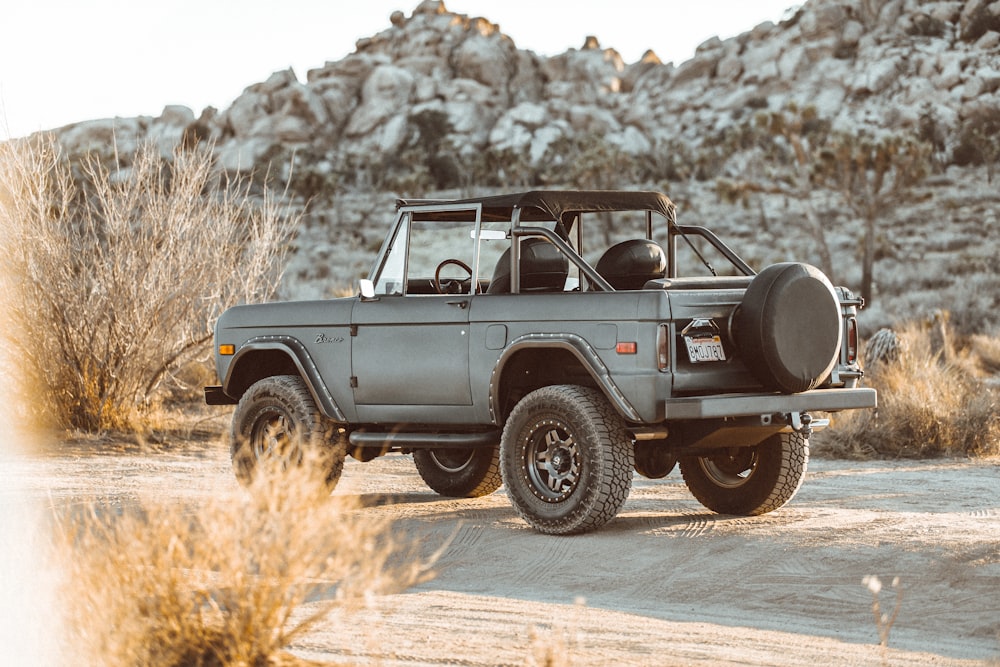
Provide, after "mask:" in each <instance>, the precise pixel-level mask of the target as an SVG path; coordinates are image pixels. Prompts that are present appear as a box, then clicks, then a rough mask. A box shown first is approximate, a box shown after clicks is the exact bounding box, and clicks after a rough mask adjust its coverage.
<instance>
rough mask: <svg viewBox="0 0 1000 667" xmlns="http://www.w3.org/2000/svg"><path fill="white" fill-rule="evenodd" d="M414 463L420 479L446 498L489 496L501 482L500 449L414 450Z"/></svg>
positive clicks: (494, 446)
mask: <svg viewBox="0 0 1000 667" xmlns="http://www.w3.org/2000/svg"><path fill="white" fill-rule="evenodd" d="M413 463H414V464H415V465H416V466H417V472H418V473H420V477H421V479H423V480H424V482H425V483H426V484H427V486H429V487H430V488H431V489H433V490H434V491H437V492H438V493H439V494H441V495H442V496H447V497H449V498H478V497H480V496H488V495H489V494H491V493H493V492H494V491H496V490H497V489H499V488H500V485H501V484H502V483H503V479H502V477H501V476H500V447H499V446H498V445H493V446H491V447H477V448H474V449H445V448H441V449H415V450H413Z"/></svg>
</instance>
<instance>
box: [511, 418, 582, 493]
mask: <svg viewBox="0 0 1000 667" xmlns="http://www.w3.org/2000/svg"><path fill="white" fill-rule="evenodd" d="M524 468H525V472H526V474H527V475H526V476H527V479H528V486H529V487H530V489H531V492H532V493H533V494H534V495H535V496H536V497H537V498H539V499H541V500H544V501H545V502H547V503H558V502H561V501H563V500H565V499H566V498H568V497H569V496H570V495H572V493H573V491H574V490H575V489H576V487H577V483H578V482H579V479H580V468H581V459H580V446H579V444H578V443H577V441H576V437H575V436H574V435H573V432H572V431H571V430H570V429H569V427H568V426H566V424H564V423H562V422H561V421H559V420H556V419H544V420H542V421H539V422H538V423H536V424H535V425H534V426H533V427H531V428H530V429H529V431H528V436H527V440H526V442H525V448H524Z"/></svg>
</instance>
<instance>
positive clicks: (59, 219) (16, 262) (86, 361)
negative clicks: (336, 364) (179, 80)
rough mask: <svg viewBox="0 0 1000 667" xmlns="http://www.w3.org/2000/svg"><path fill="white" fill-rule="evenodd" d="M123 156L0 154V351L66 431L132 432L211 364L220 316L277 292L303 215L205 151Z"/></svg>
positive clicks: (36, 145)
mask: <svg viewBox="0 0 1000 667" xmlns="http://www.w3.org/2000/svg"><path fill="white" fill-rule="evenodd" d="M116 157H117V156H116ZM129 159H130V161H131V162H130V164H128V165H126V164H125V163H124V161H123V160H112V161H111V164H108V163H106V162H102V161H101V160H100V159H99V158H98V157H95V156H89V157H84V158H83V159H82V160H80V161H79V162H71V161H70V160H69V159H67V158H66V157H64V156H63V155H61V154H60V151H59V148H58V146H57V144H56V143H55V142H54V141H53V140H52V139H51V138H43V139H35V140H30V141H27V140H26V141H19V142H9V143H7V144H4V145H2V146H0V239H2V240H0V267H2V270H0V273H2V274H0V286H2V288H3V293H4V295H5V298H6V301H7V303H5V304H4V306H5V307H4V308H3V311H2V313H0V318H2V323H0V327H2V328H0V345H3V346H4V347H5V348H6V350H5V351H6V353H7V354H6V356H7V358H8V359H9V360H11V361H12V362H13V363H16V364H17V365H18V368H17V373H16V375H17V377H18V378H19V379H20V381H21V384H22V386H23V388H24V391H23V392H22V393H23V395H24V396H25V397H26V398H27V399H28V400H30V407H31V410H30V411H31V412H33V413H34V416H36V417H40V418H44V419H46V420H47V421H50V422H54V423H55V424H58V425H60V426H64V427H71V428H78V429H82V430H87V431H98V430H104V429H115V428H127V427H131V426H134V425H135V424H136V418H137V416H138V415H140V414H141V413H142V412H143V410H144V408H146V407H148V406H149V405H150V401H151V399H152V398H153V396H154V394H155V392H156V390H157V388H158V387H159V386H160V384H161V382H162V381H163V380H164V379H165V378H166V377H167V376H168V375H169V374H170V373H172V372H173V371H174V370H176V369H177V368H179V367H180V366H182V365H183V364H184V363H185V362H188V361H190V360H192V359H194V358H196V357H198V356H202V357H203V356H204V354H205V352H206V350H207V348H208V344H209V341H210V339H211V327H212V323H213V321H214V318H215V317H216V316H217V315H218V314H219V312H220V311H221V310H222V309H223V308H225V307H227V306H228V305H231V304H233V303H236V302H240V301H248V300H254V299H259V298H262V297H265V296H267V295H269V294H270V293H271V292H272V291H273V289H274V288H275V286H276V284H277V280H278V278H279V276H280V268H281V264H282V262H281V260H282V258H283V255H284V252H285V249H286V246H287V241H288V239H289V237H290V234H291V232H292V230H293V225H294V224H295V222H296V221H297V219H296V218H294V217H289V216H287V215H285V214H284V213H283V212H282V210H281V209H280V207H279V205H278V203H277V201H276V200H275V198H274V197H273V196H271V195H270V194H268V193H265V194H264V195H263V196H259V197H252V196H251V195H250V192H249V189H248V188H249V185H248V184H240V183H232V182H227V181H226V180H225V178H223V177H221V176H220V174H219V172H218V171H217V170H216V169H215V168H214V165H213V159H212V156H211V152H210V151H209V150H208V149H206V148H195V149H186V150H185V149H178V152H176V153H175V154H174V156H173V159H172V160H164V159H162V158H161V157H160V155H159V151H158V149H157V148H156V147H155V146H152V145H146V146H141V147H140V148H139V149H138V150H137V152H136V153H135V155H133V156H129ZM7 372H8V373H11V371H10V370H9V369H8V370H7ZM12 374H13V373H12Z"/></svg>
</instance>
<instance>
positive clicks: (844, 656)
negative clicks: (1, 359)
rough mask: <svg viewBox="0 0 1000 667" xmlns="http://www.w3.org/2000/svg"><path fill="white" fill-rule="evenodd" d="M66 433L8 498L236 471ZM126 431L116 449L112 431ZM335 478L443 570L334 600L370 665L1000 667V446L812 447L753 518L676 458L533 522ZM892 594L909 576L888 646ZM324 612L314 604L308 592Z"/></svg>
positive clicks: (174, 487) (341, 659)
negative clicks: (666, 467)
mask: <svg viewBox="0 0 1000 667" xmlns="http://www.w3.org/2000/svg"><path fill="white" fill-rule="evenodd" d="M108 445H109V443H100V442H91V443H82V444H79V445H77V446H71V447H67V446H63V447H60V448H59V449H58V450H53V451H50V452H49V453H47V454H35V455H33V456H29V457H18V458H14V459H8V460H7V461H6V462H4V465H3V478H4V480H5V483H4V485H3V489H2V490H0V501H2V506H3V507H4V508H5V510H4V512H5V513H8V516H9V512H10V511H12V510H16V508H17V507H18V506H20V505H22V504H23V503H25V502H34V503H38V504H42V505H57V506H62V505H67V504H71V503H74V502H79V501H81V499H84V498H86V499H95V498H96V499H100V500H103V501H109V502H115V503H118V502H122V503H128V502H130V501H131V500H132V499H135V498H138V497H147V496H149V495H152V496H154V497H157V498H174V499H177V500H179V501H188V500H197V499H198V498H204V497H207V496H208V495H211V494H213V493H217V492H219V491H223V490H226V491H229V490H232V489H234V488H235V487H236V483H235V481H234V479H233V476H232V473H231V470H230V467H229V461H228V457H227V453H226V449H225V446H224V445H223V444H222V443H221V442H214V441H213V442H201V443H188V444H184V445H178V446H174V447H171V448H170V449H169V450H168V451H159V452H145V453H143V452H128V451H117V452H115V451H112V452H104V451H102V450H107V449H108ZM112 449H113V447H112ZM335 493H338V494H352V495H358V496H360V497H361V500H362V501H363V503H364V505H365V506H366V509H364V511H365V512H371V513H372V515H373V516H374V515H385V514H388V515H390V516H391V517H392V518H393V519H395V524H394V526H395V528H394V529H395V530H396V531H400V532H401V534H402V535H404V536H405V537H407V538H412V539H413V540H414V541H415V542H416V543H418V544H419V545H420V548H421V550H423V551H425V552H426V553H427V554H430V553H431V552H433V551H434V550H436V549H438V548H440V547H441V545H443V544H446V543H447V544H448V546H447V548H446V549H445V551H444V552H443V554H442V556H441V557H440V560H439V561H438V562H437V565H436V567H435V572H436V578H435V579H434V580H432V581H430V582H428V583H424V584H421V585H420V586H418V587H416V588H413V589H411V590H409V591H407V592H405V593H403V594H399V595H393V596H386V597H383V598H378V599H375V600H372V601H370V603H369V604H368V606H367V608H365V609H363V610H361V611H360V612H355V613H354V615H352V616H351V617H350V618H349V619H342V618H339V617H338V616H337V615H336V614H334V615H332V616H330V617H329V619H328V621H326V622H325V623H324V624H323V625H321V626H320V627H319V628H318V629H317V630H316V631H315V632H313V633H312V634H310V635H308V636H307V637H304V638H303V639H302V640H301V641H299V642H298V643H297V644H296V645H295V646H293V647H292V651H293V653H295V654H296V655H298V656H300V657H303V658H307V659H311V660H316V661H325V662H331V663H336V664H362V665H387V666H388V665H407V666H413V665H440V664H448V665H526V664H528V665H530V664H555V665H559V664H566V665H612V664H615V665H620V664H629V665H688V664H697V665H782V666H784V665H789V666H790V665H810V666H811V667H812V666H814V665H816V664H817V663H826V664H833V665H848V664H857V665H884V664H892V665H967V664H978V665H982V664H987V665H1000V460H985V461H965V460H943V461H927V462H865V463H858V462H845V461H828V460H816V459H814V460H813V461H811V462H810V466H809V473H808V477H807V479H806V481H805V483H804V484H803V487H802V489H801V491H800V492H799V494H798V496H797V497H796V498H795V499H794V500H793V501H792V502H791V503H790V504H789V505H788V506H786V507H785V508H783V509H782V510H780V511H777V512H774V513H771V514H768V515H765V516H761V517H755V518H742V517H730V516H720V515H715V514H712V513H710V512H708V511H707V510H705V509H704V508H703V507H702V506H701V505H700V504H699V503H697V501H695V500H694V498H693V497H692V496H691V495H690V494H689V493H688V492H687V490H686V488H685V486H684V484H683V482H682V480H681V479H680V476H679V475H678V473H676V472H674V473H671V475H670V476H668V477H667V478H666V479H664V480H659V481H651V480H645V479H643V478H641V477H638V476H636V478H635V482H634V485H633V489H632V493H631V496H630V497H629V500H628V502H627V503H626V504H625V507H624V509H623V511H622V512H621V514H620V515H619V516H618V518H617V519H615V520H614V521H612V522H611V523H610V524H608V525H607V526H606V527H605V528H603V529H602V530H600V531H598V532H595V533H591V534H588V535H583V536H576V537H551V536H544V535H540V534H537V533H535V532H533V531H532V530H530V529H529V528H528V527H527V525H526V524H524V523H523V522H522V521H521V520H520V519H518V518H517V516H516V515H515V514H514V511H513V510H512V509H511V507H510V505H509V503H508V501H507V498H506V495H505V494H504V491H503V490H502V489H501V490H500V491H498V492H496V493H494V494H493V495H490V496H488V497H485V498H479V499H474V500H450V499H443V498H441V497H439V496H437V495H435V494H434V493H433V492H431V491H430V490H429V489H427V488H426V487H425V486H424V485H423V483H422V482H421V480H420V478H419V477H418V475H417V474H416V471H415V470H414V468H413V464H412V460H411V459H410V458H409V457H404V456H399V455H391V456H388V457H383V458H381V459H378V460H376V461H373V462H371V463H365V464H362V463H359V462H356V461H353V460H349V461H348V463H347V466H346V468H345V472H344V476H343V477H342V479H341V483H340V485H339V486H338V488H337V491H336V492H335ZM866 575H877V576H878V577H879V578H880V579H881V580H882V582H883V584H884V589H883V592H882V594H881V599H882V604H883V607H888V608H891V607H892V605H893V603H894V601H895V592H896V589H893V588H892V587H891V585H890V583H891V582H892V580H893V579H894V578H895V577H898V578H899V587H900V588H901V590H902V593H903V595H902V601H901V610H900V612H899V616H898V619H897V620H896V622H895V624H894V626H893V627H892V629H891V635H890V640H889V650H888V651H887V652H885V653H883V652H882V651H880V648H879V646H878V632H877V628H876V624H875V621H874V618H873V614H872V594H871V592H870V591H869V590H868V589H867V588H866V586H865V585H863V583H862V579H863V578H864V577H865V576H866ZM303 611H304V612H305V611H308V610H303Z"/></svg>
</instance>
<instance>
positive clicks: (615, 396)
mask: <svg viewBox="0 0 1000 667" xmlns="http://www.w3.org/2000/svg"><path fill="white" fill-rule="evenodd" d="M537 349H558V350H565V351H567V352H569V353H570V354H572V355H573V356H574V357H575V358H576V359H577V361H579V362H580V365H581V366H583V368H584V369H586V370H587V372H588V373H589V374H590V377H591V378H592V379H593V381H594V385H595V386H596V387H597V388H599V389H600V390H601V391H602V392H603V393H604V395H605V396H606V397H607V398H608V400H609V401H611V404H612V405H613V406H614V407H615V409H616V410H617V411H618V413H619V414H621V415H622V417H624V418H625V419H627V420H629V421H636V422H638V421H642V419H641V417H640V416H639V413H638V412H637V411H636V409H635V407H634V406H633V405H632V404H631V403H630V402H629V400H628V399H627V398H626V397H625V394H624V393H623V392H622V391H621V389H619V388H618V385H616V384H615V382H614V381H613V380H612V379H611V373H610V372H609V371H608V368H607V366H605V365H604V362H603V361H601V358H600V357H599V356H598V355H597V352H596V351H595V350H594V348H592V347H591V346H590V344H589V343H587V341H586V340H585V339H584V338H582V337H581V336H577V335H575V334H567V333H558V334H546V333H534V334H527V335H524V336H521V337H520V338H516V339H515V340H514V341H512V342H511V344H510V345H508V346H507V348H506V349H505V350H504V352H503V354H502V355H500V359H499V360H498V361H497V364H496V366H495V367H494V369H493V373H492V375H491V377H490V418H491V419H492V421H493V423H494V424H496V425H498V426H499V425H502V423H503V420H504V414H503V405H502V397H503V389H504V388H503V387H502V386H501V385H502V382H503V377H504V373H503V371H504V367H505V366H506V365H507V363H508V362H510V361H511V360H512V359H513V358H514V357H516V356H517V354H518V353H519V352H522V351H525V350H537Z"/></svg>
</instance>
